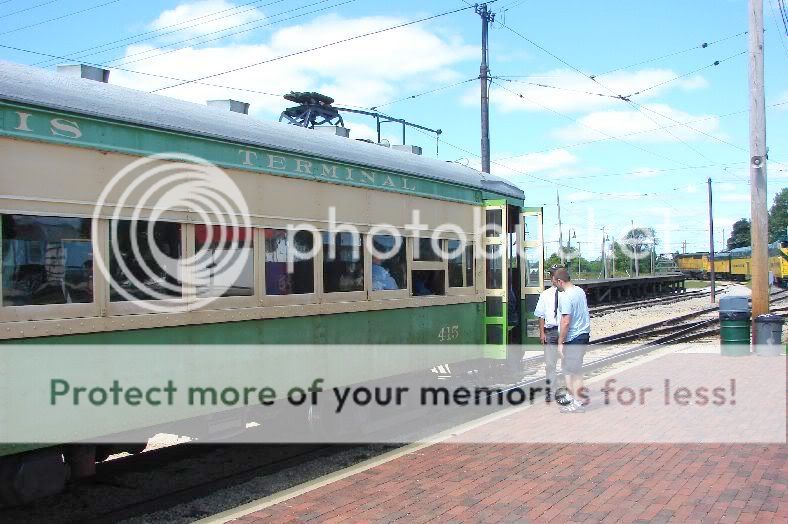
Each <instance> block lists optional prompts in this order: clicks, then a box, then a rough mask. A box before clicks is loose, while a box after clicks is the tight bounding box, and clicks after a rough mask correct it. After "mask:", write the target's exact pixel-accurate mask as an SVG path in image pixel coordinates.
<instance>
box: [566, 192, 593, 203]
mask: <svg viewBox="0 0 788 524" xmlns="http://www.w3.org/2000/svg"><path fill="white" fill-rule="evenodd" d="M597 196H598V195H595V194H594V193H590V192H588V191H575V192H574V193H569V194H568V195H566V198H568V199H569V202H570V203H573V202H588V201H589V200H594V199H595V198H596V197H597Z"/></svg>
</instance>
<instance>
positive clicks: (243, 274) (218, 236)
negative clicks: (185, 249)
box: [194, 224, 254, 297]
mask: <svg viewBox="0 0 788 524" xmlns="http://www.w3.org/2000/svg"><path fill="white" fill-rule="evenodd" d="M253 233H254V230H253V229H252V228H248V227H233V226H221V225H217V226H205V225H203V224H197V225H196V226H194V250H195V253H200V251H201V250H205V251H204V252H203V253H202V254H201V255H199V256H198V258H197V259H196V261H195V266H196V267H195V273H196V274H197V275H198V277H197V279H196V282H195V286H196V288H197V296H199V297H243V296H252V295H254V234H253ZM222 236H223V237H224V238H222Z"/></svg>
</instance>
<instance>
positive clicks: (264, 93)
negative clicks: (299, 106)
mask: <svg viewBox="0 0 788 524" xmlns="http://www.w3.org/2000/svg"><path fill="white" fill-rule="evenodd" d="M0 49H10V50H12V51H19V52H21V53H29V54H33V55H37V56H46V57H49V58H57V59H60V60H70V58H69V57H66V56H61V55H54V54H51V53H44V52H41V51H33V50H32V49H25V48H23V47H17V46H10V45H6V44H0ZM83 63H84V64H85V65H89V66H93V67H100V68H104V67H108V66H107V65H106V64H100V63H95V62H83ZM112 69H114V70H116V71H123V72H124V73H132V74H135V75H142V76H149V77H153V78H161V79H163V80H173V81H182V80H183V78H177V77H174V76H168V75H160V74H156V73H148V72H146V71H136V70H134V69H125V68H122V67H113V68H112ZM197 83H198V84H200V85H204V86H209V87H220V88H222V89H230V90H235V91H243V92H247V93H256V94H260V95H268V96H275V97H279V98H281V97H282V96H284V95H283V94H282V93H268V92H265V91H258V90H255V89H248V88H244V87H234V86H228V85H222V84H213V83H208V82H197Z"/></svg>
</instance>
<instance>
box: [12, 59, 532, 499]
mask: <svg viewBox="0 0 788 524" xmlns="http://www.w3.org/2000/svg"><path fill="white" fill-rule="evenodd" d="M161 153H178V154H188V155H193V156H195V157H199V158H201V159H204V160H206V161H208V162H210V163H212V164H214V165H215V166H218V167H220V168H221V169H222V170H223V171H224V172H225V173H226V175H227V176H229V178H230V179H231V180H232V182H233V183H234V185H235V186H237V188H239V190H240V192H241V194H242V195H243V197H244V200H245V203H246V205H247V206H248V217H249V224H248V225H249V227H248V228H240V229H237V230H236V233H235V237H233V238H231V239H230V244H229V245H230V247H229V249H237V250H242V249H248V250H250V251H249V252H250V254H251V257H250V260H251V262H250V266H249V267H247V268H245V269H244V271H243V272H242V275H241V277H239V282H240V281H241V280H242V282H241V283H240V284H238V285H233V286H232V287H230V288H229V289H228V290H226V291H225V292H224V293H223V294H222V296H220V297H218V298H216V299H215V300H213V301H211V302H210V303H208V304H204V305H201V303H200V302H199V301H197V300H194V299H195V296H194V293H195V291H194V289H192V288H188V289H191V292H189V291H188V290H187V287H184V288H183V290H182V291H179V290H178V289H177V286H178V285H179V283H178V282H169V284H172V285H175V286H176V289H175V290H174V291H173V289H172V286H167V285H166V284H167V283H168V282H167V277H166V276H165V275H161V276H160V278H159V279H158V280H157V278H156V277H159V276H158V275H154V276H153V277H152V278H151V279H149V281H148V284H150V285H152V286H154V287H159V288H161V289H169V291H168V293H170V299H168V303H169V304H170V305H171V306H172V307H171V308H170V309H169V310H166V311H162V312H158V311H155V310H153V311H152V310H151V308H150V307H143V306H151V305H153V306H155V304H152V302H155V301H152V300H150V299H151V296H148V295H146V294H145V293H144V292H140V290H139V289H137V288H135V285H134V284H133V283H130V282H126V281H124V282H121V283H120V286H121V287H122V288H123V289H125V290H126V291H127V292H128V294H127V295H126V296H122V294H119V293H118V291H117V289H115V288H114V287H113V286H111V285H110V283H109V282H108V281H107V278H105V276H104V274H103V273H102V272H101V271H100V270H99V268H98V266H97V259H98V258H102V259H103V260H109V261H110V263H109V266H110V273H112V264H113V260H112V254H111V253H110V248H109V246H110V243H111V242H112V241H117V242H119V243H120V244H121V245H122V246H121V247H122V248H123V245H125V246H126V248H127V249H126V251H123V249H121V251H122V252H127V251H128V250H129V249H131V248H130V247H129V246H131V244H132V242H133V240H135V239H131V238H128V237H129V235H131V234H132V233H129V231H131V230H129V229H128V228H126V229H124V227H123V223H125V222H128V221H130V220H132V218H134V219H137V220H145V219H147V218H151V217H152V216H154V215H155V210H154V209H153V208H150V207H146V203H145V202H144V201H142V200H141V199H140V200H138V201H135V200H134V198H131V199H130V200H127V201H126V202H125V203H124V205H123V206H122V207H120V205H119V204H118V205H117V206H116V207H113V205H114V204H113V202H111V201H110V202H104V206H103V207H102V210H103V211H102V213H103V214H99V215H97V217H94V212H95V209H96V205H97V202H98V200H99V198H100V196H101V194H102V191H103V190H104V188H105V187H106V186H107V185H108V184H109V183H110V181H111V180H112V179H113V177H114V176H115V175H116V174H117V173H119V172H122V171H123V170H124V169H127V168H128V167H129V166H130V165H131V164H132V163H133V162H135V161H138V160H139V159H140V158H143V157H148V156H150V155H155V154H161ZM0 158H2V159H3V160H2V180H3V184H2V185H3V191H2V196H0V212H2V232H1V233H0V234H1V235H2V250H3V251H2V267H3V279H2V284H1V285H2V305H1V306H0V339H2V340H3V341H4V342H5V343H11V344H18V343H26V344H30V343H34V344H41V343H45V344H52V343H55V344H188V345H191V344H299V343H309V344H447V345H450V344H476V345H479V346H480V347H482V348H483V356H484V357H486V358H488V359H493V360H496V359H497V360H503V359H506V358H507V356H509V357H511V355H512V354H514V355H515V358H517V356H518V350H517V347H518V346H519V345H520V344H523V343H528V342H529V341H531V342H532V341H534V340H535V338H534V337H537V336H538V333H537V331H536V329H535V326H536V324H535V322H534V320H533V318H532V316H531V315H530V314H529V313H528V312H529V311H533V307H534V305H535V301H536V296H537V295H538V293H539V291H541V289H542V287H541V286H542V281H543V278H542V276H543V266H542V259H543V252H542V222H541V210H539V209H536V208H526V207H524V194H523V192H522V191H521V190H520V189H518V188H517V187H515V186H513V185H512V184H510V183H507V182H506V181H504V180H501V179H498V178H496V177H494V176H490V175H484V174H481V173H479V172H477V171H475V170H472V169H469V168H467V167H463V166H460V165H457V164H455V163H449V162H441V161H438V160H433V159H428V158H423V157H420V156H418V155H414V154H410V153H405V152H402V151H394V150H391V149H388V148H385V147H381V146H378V145H374V144H369V143H364V142H359V141H354V140H350V139H347V138H342V137H337V136H331V135H328V134H324V133H319V132H316V131H314V130H309V129H304V128H299V127H295V126H290V125H285V124H279V123H271V122H263V121H259V120H255V119H253V118H251V117H249V116H246V115H242V114H237V113H231V112H223V111H220V110H218V109H216V108H211V107H206V106H200V105H196V104H192V103H187V102H182V101H178V100H174V99H171V98H167V97H162V96H157V95H150V94H145V93H141V92H138V91H133V90H130V89H125V88H121V87H118V86H113V85H109V84H105V83H101V82H95V81H91V80H85V79H81V78H71V77H64V76H62V75H58V74H54V73H52V72H48V71H44V70H41V69H35V68H30V67H26V66H20V65H16V64H11V63H5V62H0ZM167 162H168V161H167V160H156V161H154V162H152V164H151V165H152V166H153V167H157V166H158V167H164V168H166V164H167ZM331 209H334V210H335V211H334V213H335V220H336V222H338V223H345V224H352V225H354V226H355V227H356V228H358V230H359V231H360V232H361V234H362V235H367V234H369V233H370V231H371V229H372V228H373V227H374V226H376V225H380V224H387V225H391V226H393V228H394V229H396V230H397V231H398V232H399V233H401V234H402V235H403V236H405V237H406V238H405V242H404V243H403V246H402V248H401V252H400V253H399V255H398V256H397V257H394V258H393V259H392V260H389V261H387V263H388V264H389V266H388V267H387V269H388V273H389V275H390V276H391V277H392V280H393V281H394V282H395V284H394V285H389V286H386V288H385V289H378V288H376V287H375V286H373V268H372V264H373V260H372V256H371V255H370V253H368V252H366V251H365V249H366V248H364V249H361V250H360V252H359V253H358V254H355V255H349V256H345V257H343V256H339V257H338V259H334V260H330V259H329V257H326V256H324V248H325V247H326V246H327V244H326V242H328V238H327V234H326V231H327V230H328V225H329V217H330V214H331V212H332V211H331ZM414 209H415V210H418V211H419V213H420V217H421V220H422V221H423V222H424V223H425V224H428V226H427V228H426V229H425V230H423V231H422V232H421V233H420V236H421V237H422V238H416V237H414V236H413V235H412V233H409V231H410V230H409V229H408V225H409V223H410V221H411V219H412V213H411V212H412V210H414ZM135 212H136V213H139V215H135V214H134V213H135ZM112 213H115V217H116V218H119V219H120V220H119V222H121V227H120V228H119V229H118V231H126V232H127V234H126V236H125V237H122V235H121V233H118V238H117V239H111V238H110V233H109V232H110V226H109V216H111V215H112ZM296 224H300V225H302V226H304V230H303V231H301V232H299V233H297V234H296V242H300V243H301V244H302V245H303V246H305V247H307V248H309V247H316V250H315V251H316V256H315V257H314V258H312V259H309V260H302V261H298V262H296V263H295V266H296V267H295V270H294V271H287V272H286V271H284V270H283V264H284V260H285V258H286V257H285V256H284V254H283V250H286V249H287V245H286V243H285V242H284V239H285V238H286V234H285V232H286V230H287V228H288V227H289V226H290V227H292V226H294V225H296ZM444 224H452V225H453V226H454V227H452V228H445V229H441V225H444ZM486 224H497V225H499V226H501V230H500V231H498V232H494V231H493V232H489V231H488V232H486V233H483V231H484V230H485V225H486ZM143 229H144V228H143ZM458 230H459V231H461V232H462V233H464V234H465V235H466V236H467V237H468V238H469V239H470V241H471V242H470V243H469V246H468V248H467V250H466V251H465V253H464V254H463V255H462V256H458V257H455V258H453V259H451V260H447V259H445V258H442V257H434V256H432V255H434V253H432V251H431V250H430V248H429V245H428V242H427V243H426V244H423V245H422V243H424V238H423V237H426V236H429V235H433V234H435V235H436V236H439V237H440V238H441V242H446V243H450V244H455V243H456V242H457V239H458V238H459V232H458ZM150 232H151V235H152V236H153V237H154V239H153V242H154V243H155V246H156V248H158V249H160V250H161V251H162V252H165V253H167V254H168V255H169V256H171V257H172V258H173V259H176V260H178V259H186V258H188V257H189V256H191V255H193V254H194V253H195V250H196V249H197V247H198V246H199V244H200V243H201V242H204V241H205V238H206V225H205V224H202V223H201V221H200V216H199V215H198V214H196V213H194V212H192V211H191V210H189V209H180V210H179V209H168V210H167V211H166V212H164V213H163V214H162V215H160V216H158V215H157V220H156V222H155V223H153V224H151V229H150ZM342 234H343V233H337V235H339V236H338V237H336V238H335V240H336V241H337V244H338V245H339V246H340V249H341V246H343V245H345V247H348V246H347V242H346V240H347V239H345V238H344V237H342V236H341V235H342ZM121 237H122V238H121ZM136 240H140V241H141V240H143V239H136ZM144 240H150V239H144ZM375 240H376V241H377V240H380V242H381V243H383V244H385V243H386V242H387V241H388V238H387V237H386V235H381V236H380V238H379V239H377V238H376V239H375ZM416 242H418V243H419V247H420V248H421V249H419V250H418V251H419V253H420V255H419V256H418V257H416V256H414V251H416V250H415V249H414V247H415V244H416ZM124 243H125V244H124ZM474 245H475V246H477V247H476V251H474V247H473V246H474ZM449 247H451V246H449ZM225 248H227V246H225ZM479 251H484V252H485V253H487V255H488V257H487V258H486V259H485V258H482V257H481V256H480V255H481V253H479ZM523 253H524V254H525V255H524V256H522V254H523ZM142 256H143V257H144V256H146V255H145V254H143V255H142ZM114 263H116V264H117V263H118V261H117V260H115V261H114ZM182 276H183V279H182V280H183V281H184V282H188V281H189V277H188V275H182ZM128 295H131V297H129V296H128ZM529 337H530V338H529ZM414 371H415V370H414ZM99 372H100V370H97V373H99ZM128 429H131V428H128ZM37 447H38V446H35V445H0V455H4V457H0V473H2V475H0V477H2V479H5V481H6V482H7V481H8V479H14V478H16V477H15V476H18V475H19V474H21V473H20V472H21V471H22V470H23V469H24V468H23V467H22V466H23V465H24V464H26V463H27V464H32V463H35V464H37V466H36V468H38V469H37V470H38V471H49V472H50V473H51V475H50V476H51V477H52V478H55V479H58V478H60V475H59V471H60V470H59V469H58V468H61V466H62V468H66V467H67V464H65V463H64V459H63V458H62V457H65V462H68V458H69V457H70V456H76V455H79V453H77V454H76V455H75V454H74V453H68V452H66V451H67V450H68V449H70V448H66V447H60V448H52V447H48V448H46V449H43V450H42V449H36V448H37ZM99 455H100V453H99ZM36 468H28V471H29V470H31V469H32V470H36ZM53 468H54V470H53ZM53 483H54V484H57V480H55V481H53ZM53 483H50V484H53ZM9 489H10V488H8V486H7V485H6V486H0V491H3V492H4V493H5V494H6V498H7V499H13V497H14V496H18V498H20V499H25V498H29V497H31V496H34V495H36V494H40V492H39V493H34V494H31V493H17V494H16V495H14V494H13V493H12V495H11V496H8V493H9V491H8V490H9ZM54 489H55V488H54V487H53V486H52V485H49V486H45V487H43V488H41V490H43V492H46V491H52V490H54ZM12 491H13V490H12ZM39 491H40V490H39Z"/></svg>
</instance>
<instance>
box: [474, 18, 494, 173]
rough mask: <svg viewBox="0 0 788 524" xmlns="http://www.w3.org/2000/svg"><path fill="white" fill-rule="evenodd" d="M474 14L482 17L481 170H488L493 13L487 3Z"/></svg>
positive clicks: (480, 67)
mask: <svg viewBox="0 0 788 524" xmlns="http://www.w3.org/2000/svg"><path fill="white" fill-rule="evenodd" d="M476 14H478V15H479V16H480V17H481V18H482V64H481V66H479V80H481V87H482V171H483V172H484V173H489V172H490V92H489V89H490V67H489V65H488V60H487V33H488V28H489V25H490V22H492V21H494V20H495V13H493V12H491V11H488V10H487V4H479V5H477V6H476Z"/></svg>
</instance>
